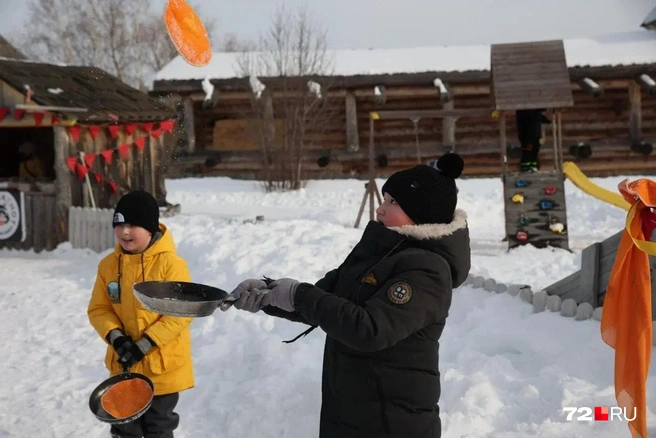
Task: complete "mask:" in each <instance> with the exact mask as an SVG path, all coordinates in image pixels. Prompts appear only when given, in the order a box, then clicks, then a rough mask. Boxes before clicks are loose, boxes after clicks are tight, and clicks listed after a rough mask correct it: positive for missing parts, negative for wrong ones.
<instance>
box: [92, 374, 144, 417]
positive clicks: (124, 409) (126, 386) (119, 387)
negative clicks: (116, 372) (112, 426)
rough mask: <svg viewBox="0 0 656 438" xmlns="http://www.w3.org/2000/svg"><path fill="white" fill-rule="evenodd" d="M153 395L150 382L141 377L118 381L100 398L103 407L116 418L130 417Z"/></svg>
mask: <svg viewBox="0 0 656 438" xmlns="http://www.w3.org/2000/svg"><path fill="white" fill-rule="evenodd" d="M152 395H153V390H152V389H151V388H150V386H149V385H148V383H146V382H145V381H143V380H141V379H130V380H124V381H122V382H118V383H117V384H115V385H113V386H112V387H111V388H109V389H108V390H107V392H105V394H103V396H102V397H101V399H100V403H101V404H102V407H103V409H104V410H105V411H106V412H107V413H108V414H110V415H111V416H112V417H114V418H118V419H121V418H128V417H130V416H132V415H134V414H136V413H137V412H139V411H141V410H142V409H143V408H144V407H146V405H147V404H148V402H149V401H150V399H151V397H152Z"/></svg>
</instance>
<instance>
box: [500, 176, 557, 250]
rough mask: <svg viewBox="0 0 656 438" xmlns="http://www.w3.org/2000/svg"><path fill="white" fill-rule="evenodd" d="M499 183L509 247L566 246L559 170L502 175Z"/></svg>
mask: <svg viewBox="0 0 656 438" xmlns="http://www.w3.org/2000/svg"><path fill="white" fill-rule="evenodd" d="M503 186H504V187H503V192H504V202H505V210H506V238H507V241H508V248H509V249H510V248H515V247H518V246H522V245H529V244H530V245H533V246H535V247H537V248H544V247H547V246H552V247H556V248H563V249H569V241H568V238H567V210H566V206H565V177H564V175H563V174H562V173H560V172H536V173H512V174H506V175H505V176H504V184H503Z"/></svg>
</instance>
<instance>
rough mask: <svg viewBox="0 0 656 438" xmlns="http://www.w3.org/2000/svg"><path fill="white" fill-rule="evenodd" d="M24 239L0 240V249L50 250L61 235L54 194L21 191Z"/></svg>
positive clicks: (56, 243) (55, 245)
mask: <svg viewBox="0 0 656 438" xmlns="http://www.w3.org/2000/svg"><path fill="white" fill-rule="evenodd" d="M23 202H24V204H23V210H24V212H25V217H24V221H25V239H24V240H23V241H22V242H1V241H0V249H1V248H6V249H19V250H31V249H32V250H34V251H36V252H41V251H43V250H46V251H52V250H53V249H55V248H56V247H57V245H59V243H60V241H61V239H62V237H61V233H59V232H58V230H57V221H56V210H55V209H56V205H55V194H54V193H50V192H38V191H23Z"/></svg>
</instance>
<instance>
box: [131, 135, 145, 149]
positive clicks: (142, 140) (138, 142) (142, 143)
mask: <svg viewBox="0 0 656 438" xmlns="http://www.w3.org/2000/svg"><path fill="white" fill-rule="evenodd" d="M134 144H135V146H137V147H138V148H139V149H141V150H142V151H143V149H144V147H145V146H146V137H139V138H138V139H136V140H135V141H134Z"/></svg>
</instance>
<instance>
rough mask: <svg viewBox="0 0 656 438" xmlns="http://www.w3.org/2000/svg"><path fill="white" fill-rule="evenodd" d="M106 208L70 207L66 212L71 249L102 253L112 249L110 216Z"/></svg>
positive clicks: (110, 213) (110, 210)
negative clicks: (84, 249)
mask: <svg viewBox="0 0 656 438" xmlns="http://www.w3.org/2000/svg"><path fill="white" fill-rule="evenodd" d="M113 214H114V210H112V209H108V208H90V207H71V208H69V210H68V241H69V242H70V243H71V245H72V246H73V248H88V249H91V250H93V251H95V252H103V251H105V250H107V249H110V248H113V247H114V243H115V241H114V229H113V228H112V215H113Z"/></svg>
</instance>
